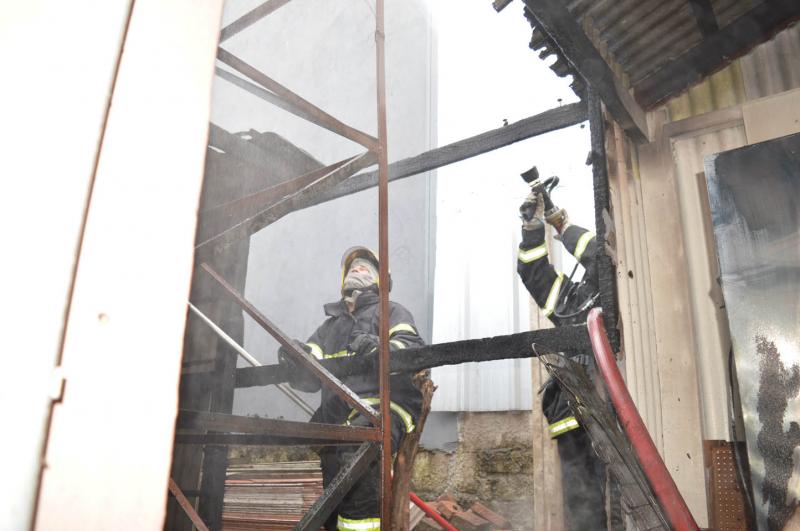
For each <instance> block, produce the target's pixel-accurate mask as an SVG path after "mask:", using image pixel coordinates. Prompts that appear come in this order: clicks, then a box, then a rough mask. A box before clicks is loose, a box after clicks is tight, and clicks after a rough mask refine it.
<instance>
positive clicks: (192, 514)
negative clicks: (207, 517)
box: [169, 478, 208, 531]
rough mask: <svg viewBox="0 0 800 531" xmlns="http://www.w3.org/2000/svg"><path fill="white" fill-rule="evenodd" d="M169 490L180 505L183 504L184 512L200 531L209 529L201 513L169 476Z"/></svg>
mask: <svg viewBox="0 0 800 531" xmlns="http://www.w3.org/2000/svg"><path fill="white" fill-rule="evenodd" d="M169 491H170V492H171V493H172V495H173V496H175V499H176V500H177V501H178V505H180V506H181V509H183V512H185V513H186V516H188V517H189V520H191V521H192V523H193V524H194V526H195V527H196V528H197V530H198V531H208V527H206V524H205V523H204V522H203V519H202V518H200V515H199V514H197V511H195V510H194V507H192V504H191V502H190V501H189V500H187V499H186V496H184V495H183V492H182V491H181V489H180V487H178V484H177V483H175V481H174V480H173V479H172V478H169Z"/></svg>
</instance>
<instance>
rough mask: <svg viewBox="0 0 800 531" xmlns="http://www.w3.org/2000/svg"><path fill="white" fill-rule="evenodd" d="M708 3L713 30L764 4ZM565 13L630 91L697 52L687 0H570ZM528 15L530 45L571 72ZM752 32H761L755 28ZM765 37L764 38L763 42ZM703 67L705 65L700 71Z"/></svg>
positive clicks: (792, 45) (696, 29) (791, 46)
mask: <svg viewBox="0 0 800 531" xmlns="http://www.w3.org/2000/svg"><path fill="white" fill-rule="evenodd" d="M710 3H711V7H712V10H713V14H714V19H715V22H716V24H717V26H718V27H719V29H724V28H725V27H727V26H728V25H730V24H731V23H732V22H734V21H736V20H737V19H739V18H740V17H742V15H745V14H747V13H748V12H749V11H750V10H751V9H753V8H755V7H757V6H760V5H761V4H763V3H764V2H763V0H711V2H710ZM567 9H568V10H569V11H570V13H571V14H572V15H573V16H575V19H576V20H577V21H578V23H579V24H580V25H581V27H582V28H583V29H584V31H585V32H586V34H587V35H588V36H589V38H590V39H591V40H592V42H593V43H594V44H595V46H596V47H597V49H598V50H599V51H600V52H601V54H602V55H603V57H604V58H605V59H606V61H607V62H608V63H609V66H611V68H612V70H614V71H615V72H616V73H617V74H618V75H619V77H620V78H621V79H622V80H623V82H624V83H626V84H627V85H628V86H629V87H630V88H632V89H634V91H636V89H637V86H639V84H640V83H642V82H643V81H645V80H647V78H648V77H650V76H652V75H653V74H654V73H656V72H658V71H659V70H660V69H661V68H662V67H664V66H665V65H667V64H668V63H670V62H671V61H673V60H674V59H677V58H679V57H681V56H682V55H683V54H685V53H686V52H688V51H690V50H692V49H693V48H695V47H696V46H697V45H698V44H700V43H701V41H702V40H703V38H704V37H703V34H702V32H701V30H700V24H699V23H698V19H697V17H696V15H695V12H694V10H693V9H692V5H691V4H690V2H689V1H688V0H569V1H568V2H567ZM526 16H527V17H528V19H529V21H530V22H531V25H532V26H533V28H534V31H533V36H532V39H531V47H532V48H534V49H535V50H541V51H542V53H541V54H540V56H542V57H546V56H548V55H551V54H553V53H556V54H557V55H558V56H559V58H558V59H557V60H556V62H555V63H554V64H552V65H551V68H552V69H553V71H555V72H556V74H558V75H559V76H562V77H564V76H566V75H570V74H574V73H575V72H574V69H573V68H572V66H571V65H570V64H569V63H568V62H567V61H566V60H565V59H564V58H563V57H561V56H560V52H558V51H557V47H556V46H555V45H554V44H553V43H552V42H550V41H549V37H548V36H547V35H545V34H544V33H542V32H541V30H540V29H538V28H537V27H536V26H537V23H536V21H535V19H534V18H533V17H532V16H531V13H530V11H529V10H526ZM753 31H762V30H760V29H759V28H758V26H755V27H754V30H753ZM768 36H769V35H767V34H764V35H763V37H764V38H766V37H768ZM786 40H787V42H786V43H784V45H785V46H786V47H787V49H788V50H792V51H793V53H794V54H795V55H794V57H797V53H800V46H798V44H797V42H796V40H792V39H786ZM740 51H741V52H746V51H747V50H746V49H745V50H740ZM787 57H790V55H787ZM706 59H707V58H706ZM730 60H731V59H730V58H729V57H727V56H722V57H720V58H719V64H718V65H716V67H717V68H723V67H725V65H726V64H727V63H728V62H730ZM706 62H708V61H706ZM707 66H708V65H704V66H703V68H706V67H707ZM700 70H702V68H701V69H700ZM730 75H733V76H734V77H736V76H738V75H740V74H739V72H738V71H733V72H728V73H726V74H725V75H723V76H721V77H719V78H717V80H718V81H719V80H721V79H724V78H726V76H730ZM573 77H576V76H573ZM701 77H703V76H701V75H700V72H698V81H700V79H701ZM653 79H654V78H651V79H650V81H653ZM687 82H688V81H687ZM723 83H724V81H723ZM650 84H651V85H652V84H653V83H650ZM574 88H575V89H576V93H578V95H581V93H582V90H583V88H582V86H581V83H580V82H578V83H576V84H575V87H574ZM642 88H643V90H644V92H645V93H647V92H648V88H647V87H646V85H642ZM650 88H652V87H650ZM659 96H662V95H659ZM643 97H644V98H645V100H649V103H653V102H654V100H656V99H658V98H657V97H652V95H650V94H647V95H644V96H643ZM647 103H648V102H645V104H647Z"/></svg>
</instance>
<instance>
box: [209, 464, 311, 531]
mask: <svg viewBox="0 0 800 531" xmlns="http://www.w3.org/2000/svg"><path fill="white" fill-rule="evenodd" d="M320 495H322V472H321V471H320V468H319V461H298V462H293V463H286V462H284V463H265V464H255V465H232V466H230V467H228V476H227V478H226V480H225V501H224V504H225V505H224V508H223V511H222V527H223V530H224V531H252V530H256V529H258V530H262V529H263V530H283V529H294V527H295V525H297V522H299V521H300V519H301V518H302V517H303V515H304V514H305V513H306V512H308V509H309V508H310V507H311V505H312V504H313V503H314V502H315V501H316V500H317V498H319V497H320Z"/></svg>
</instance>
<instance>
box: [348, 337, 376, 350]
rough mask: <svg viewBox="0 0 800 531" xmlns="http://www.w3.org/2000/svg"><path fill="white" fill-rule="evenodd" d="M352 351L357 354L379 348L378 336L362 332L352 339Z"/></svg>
mask: <svg viewBox="0 0 800 531" xmlns="http://www.w3.org/2000/svg"><path fill="white" fill-rule="evenodd" d="M349 348H350V351H352V352H353V353H355V354H358V355H363V354H369V353H370V352H375V351H376V350H378V336H376V335H375V334H367V333H366V332H362V333H360V334H358V335H355V336H354V337H353V339H352V340H351V341H350V347H349Z"/></svg>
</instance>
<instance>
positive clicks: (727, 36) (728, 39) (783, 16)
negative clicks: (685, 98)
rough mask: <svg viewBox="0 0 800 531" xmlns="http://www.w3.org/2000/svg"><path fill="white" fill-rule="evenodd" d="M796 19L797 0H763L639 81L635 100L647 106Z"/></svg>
mask: <svg viewBox="0 0 800 531" xmlns="http://www.w3.org/2000/svg"><path fill="white" fill-rule="evenodd" d="M798 19H800V2H798V1H797V0H768V1H765V2H763V3H761V4H759V5H758V6H756V7H754V8H753V9H751V10H750V11H748V12H747V13H745V14H744V15H742V16H741V17H739V18H738V19H736V20H734V21H733V22H731V23H730V24H728V25H727V26H725V27H724V28H722V29H721V30H719V31H718V32H716V33H715V34H713V35H711V36H710V37H708V38H706V39H705V40H703V41H702V42H700V44H698V45H697V46H695V47H694V48H692V49H691V50H689V51H687V52H685V53H684V54H683V55H681V56H679V57H677V58H675V59H673V60H672V61H670V62H668V63H666V64H665V65H664V66H662V67H661V68H660V69H658V70H657V71H656V72H654V73H653V74H651V75H649V76H648V77H646V78H644V79H643V80H642V81H640V82H639V83H638V84H637V85H636V86H635V87H634V94H635V95H636V99H637V100H638V101H639V103H640V104H641V105H642V107H644V108H645V109H651V108H653V107H655V106H657V105H659V104H661V103H663V102H664V101H665V100H666V99H668V98H670V97H672V96H675V95H677V94H679V93H680V92H682V91H683V90H685V89H687V88H689V87H690V86H692V85H693V84H695V83H696V82H698V81H700V80H701V79H703V78H704V77H706V76H709V75H711V74H713V73H714V72H716V71H717V70H720V69H721V68H723V67H724V66H726V65H727V64H729V63H730V62H731V61H732V60H733V59H735V58H736V57H739V56H741V55H744V54H745V53H747V52H748V51H749V50H750V49H751V48H752V47H753V46H755V45H756V44H759V43H761V42H764V41H766V40H767V39H769V38H770V37H772V36H773V35H774V34H775V33H777V32H778V31H780V30H781V29H783V28H785V27H787V26H789V25H790V24H792V23H793V22H795V21H797V20H798Z"/></svg>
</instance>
